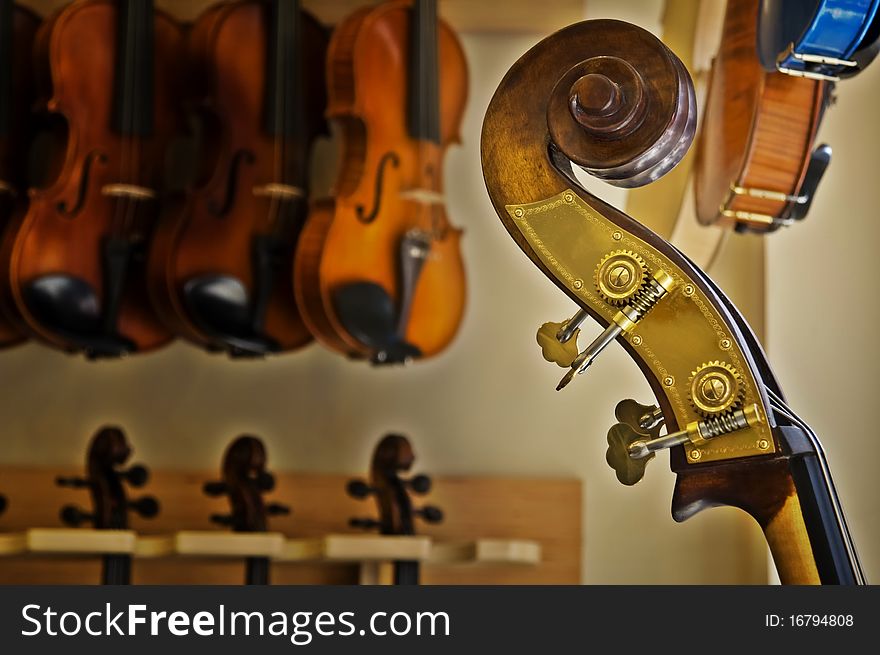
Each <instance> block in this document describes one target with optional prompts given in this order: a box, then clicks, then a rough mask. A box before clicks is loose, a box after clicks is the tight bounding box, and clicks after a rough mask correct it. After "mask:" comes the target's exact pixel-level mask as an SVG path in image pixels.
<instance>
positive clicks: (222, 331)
mask: <svg viewBox="0 0 880 655" xmlns="http://www.w3.org/2000/svg"><path fill="white" fill-rule="evenodd" d="M183 296H184V298H185V299H186V306H187V309H188V310H189V313H190V315H191V316H192V319H193V321H194V322H195V323H196V325H198V326H199V328H200V329H201V330H202V331H204V332H205V333H206V334H207V335H208V336H209V337H211V338H212V339H216V340H218V341H221V342H223V344H224V345H225V346H226V347H227V348H226V349H227V350H228V351H229V353H230V354H231V355H233V356H241V357H246V356H259V355H265V354H268V353H274V352H278V351H279V350H280V346H279V345H278V342H277V341H275V340H274V339H272V338H270V337H268V336H265V335H262V334H257V333H256V332H255V331H254V325H253V323H254V321H253V311H252V307H251V302H250V298H249V295H248V290H247V288H246V287H245V286H244V284H243V283H242V282H241V280H239V279H238V278H236V277H233V276H231V275H219V274H216V275H201V276H199V277H195V278H192V279H190V280H187V282H186V283H185V284H184V285H183Z"/></svg>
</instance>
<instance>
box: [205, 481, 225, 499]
mask: <svg viewBox="0 0 880 655" xmlns="http://www.w3.org/2000/svg"><path fill="white" fill-rule="evenodd" d="M202 491H203V492H204V493H205V495H206V496H211V497H212V498H216V497H217V496H223V495H224V494H227V493H229V488H228V487H227V486H226V483H225V482H206V483H205V484H203V485H202Z"/></svg>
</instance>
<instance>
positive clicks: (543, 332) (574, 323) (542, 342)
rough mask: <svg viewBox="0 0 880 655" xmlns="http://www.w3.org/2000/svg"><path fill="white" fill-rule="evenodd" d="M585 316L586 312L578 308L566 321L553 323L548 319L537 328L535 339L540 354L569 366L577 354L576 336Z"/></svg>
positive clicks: (559, 363) (564, 366)
mask: <svg viewBox="0 0 880 655" xmlns="http://www.w3.org/2000/svg"><path fill="white" fill-rule="evenodd" d="M586 318H587V312H586V311H584V310H583V309H579V310H578V311H577V313H576V314H575V315H574V316H572V317H571V318H570V319H568V320H567V321H563V322H562V323H555V322H553V321H550V322H548V323H544V324H543V325H542V326H541V327H539V328H538V333H537V335H535V339H536V340H537V342H538V345H539V346H541V354H542V355H543V356H544V359H546V360H547V361H548V362H554V363H555V364H557V365H559V366H561V367H562V368H566V367H568V366H571V364H572V362H573V361H574V360H575V357H577V355H578V347H577V337H578V334H580V325H581V323H583V322H584V320H585V319H586Z"/></svg>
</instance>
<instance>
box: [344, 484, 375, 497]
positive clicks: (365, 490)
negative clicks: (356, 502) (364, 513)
mask: <svg viewBox="0 0 880 655" xmlns="http://www.w3.org/2000/svg"><path fill="white" fill-rule="evenodd" d="M345 490H346V491H347V492H348V495H349V496H351V497H352V498H366V497H367V496H369V495H370V494H371V493H373V492H374V491H375V489H373V487H371V486H370V485H368V484H367V483H366V482H364V481H363V480H349V482H348V484H347V485H346V486H345Z"/></svg>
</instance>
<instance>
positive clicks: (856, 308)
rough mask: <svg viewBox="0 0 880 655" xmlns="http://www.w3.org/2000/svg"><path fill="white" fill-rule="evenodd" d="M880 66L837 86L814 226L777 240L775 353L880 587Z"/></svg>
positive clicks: (771, 302)
mask: <svg viewBox="0 0 880 655" xmlns="http://www.w3.org/2000/svg"><path fill="white" fill-rule="evenodd" d="M878 107H880V63H875V64H874V65H873V67H872V68H869V69H867V70H866V71H865V72H864V73H863V74H862V75H860V76H859V77H856V78H854V79H852V80H845V81H843V82H841V83H840V84H839V85H838V88H837V102H836V104H835V105H834V106H833V107H831V109H830V110H829V111H828V113H827V115H826V117H825V120H824V123H823V125H822V129H821V131H820V132H819V138H820V140H823V141H825V142H827V143H829V144H830V145H831V146H832V148H833V157H832V162H831V166H830V167H829V169H828V172H827V173H826V174H825V178H824V179H823V181H822V185H821V187H820V188H819V192H818V193H817V195H816V200H815V202H814V204H813V207H812V209H811V211H810V216H809V217H808V218H807V219H806V220H805V222H804V223H803V224H802V225H797V226H795V227H792V228H791V229H790V230H788V231H786V232H785V233H781V234H777V235H774V236H773V237H771V238H770V239H768V247H767V326H768V339H767V345H768V351H769V353H770V357H771V360H772V361H773V363H774V366H775V368H776V373H777V374H778V375H779V378H780V381H781V384H782V385H783V389H784V390H785V392H786V394H787V396H788V401H789V404H790V405H791V406H792V407H793V408H794V409H795V410H797V411H798V412H800V413H801V415H802V416H803V418H804V419H805V420H806V421H807V422H808V423H810V424H811V425H812V426H813V428H814V429H815V430H816V431H817V432H818V434H819V437H820V438H821V439H822V440H823V443H824V445H825V449H826V451H827V453H828V458H829V460H830V464H831V471H832V473H833V474H834V479H835V482H836V485H837V488H838V490H839V492H840V496H841V499H842V502H843V505H844V509H845V511H846V513H847V518H848V520H849V522H850V526H851V528H852V532H853V534H854V537H855V540H856V546H857V548H858V549H859V552H860V555H861V558H862V564H863V566H864V569H865V573H866V575H867V577H868V580H869V581H873V582H874V583H877V582H878V579H880V476H878V475H877V472H876V471H875V470H874V469H875V468H876V463H877V457H876V454H875V453H876V449H877V442H878V439H877V434H878V428H877V417H878V414H877V411H876V408H877V398H876V397H875V395H874V394H876V393H877V389H878V385H877V377H876V375H877V366H878V363H880V341H878V339H877V334H876V329H877V323H878V320H880V295H878V287H877V281H878V269H877V268H875V266H876V265H877V261H878V257H877V247H878V244H880V216H878V210H877V198H876V192H877V188H878V183H877V179H878V175H877V152H878V150H880V122H878V120H877V114H878Z"/></svg>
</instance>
